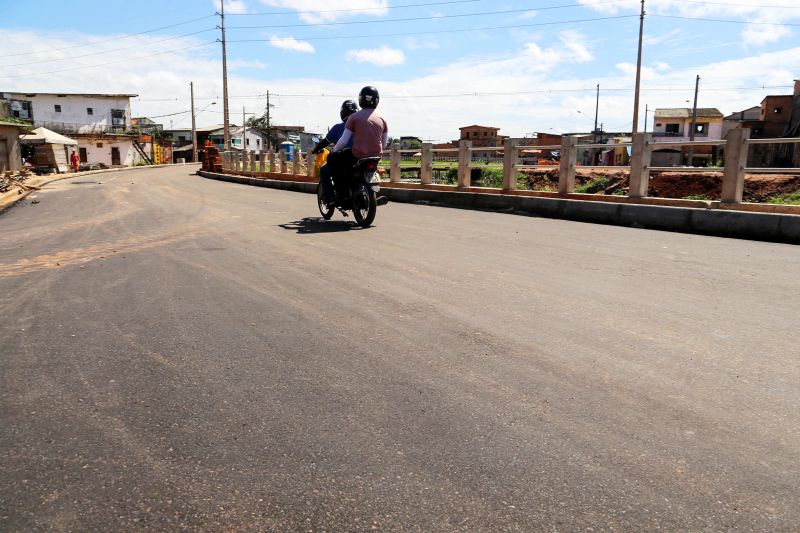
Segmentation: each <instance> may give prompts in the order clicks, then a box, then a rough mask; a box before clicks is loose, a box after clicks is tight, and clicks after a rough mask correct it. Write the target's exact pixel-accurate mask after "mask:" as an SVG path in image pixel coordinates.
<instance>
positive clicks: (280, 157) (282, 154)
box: [278, 150, 289, 174]
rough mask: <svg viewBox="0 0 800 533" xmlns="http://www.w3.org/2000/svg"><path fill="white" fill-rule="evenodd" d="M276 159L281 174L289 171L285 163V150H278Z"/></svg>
mask: <svg viewBox="0 0 800 533" xmlns="http://www.w3.org/2000/svg"><path fill="white" fill-rule="evenodd" d="M278 160H279V161H280V164H281V170H280V172H281V174H286V173H288V172H289V165H288V164H287V163H286V151H285V150H278Z"/></svg>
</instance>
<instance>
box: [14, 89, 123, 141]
mask: <svg viewBox="0 0 800 533" xmlns="http://www.w3.org/2000/svg"><path fill="white" fill-rule="evenodd" d="M0 96H1V97H2V98H3V99H5V100H8V102H9V108H10V115H11V116H13V117H16V118H21V119H24V120H31V121H32V122H33V126H34V128H38V127H42V126H43V127H45V128H47V129H50V130H53V131H57V132H58V133H111V132H115V133H121V132H124V131H128V130H130V127H131V98H133V97H136V96H138V95H135V94H65V93H12V92H4V93H1V94H0Z"/></svg>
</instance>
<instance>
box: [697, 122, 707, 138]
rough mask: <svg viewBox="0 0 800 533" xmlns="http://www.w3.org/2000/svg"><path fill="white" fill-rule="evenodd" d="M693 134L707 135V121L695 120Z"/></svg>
mask: <svg viewBox="0 0 800 533" xmlns="http://www.w3.org/2000/svg"><path fill="white" fill-rule="evenodd" d="M694 134H695V135H699V136H700V137H708V123H707V122H697V123H696V124H695V125H694Z"/></svg>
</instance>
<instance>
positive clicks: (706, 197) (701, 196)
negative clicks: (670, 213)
mask: <svg viewBox="0 0 800 533" xmlns="http://www.w3.org/2000/svg"><path fill="white" fill-rule="evenodd" d="M682 199H683V200H703V201H706V202H712V201H714V199H713V198H711V197H710V196H709V195H707V194H690V195H689V196H684V197H683V198H682Z"/></svg>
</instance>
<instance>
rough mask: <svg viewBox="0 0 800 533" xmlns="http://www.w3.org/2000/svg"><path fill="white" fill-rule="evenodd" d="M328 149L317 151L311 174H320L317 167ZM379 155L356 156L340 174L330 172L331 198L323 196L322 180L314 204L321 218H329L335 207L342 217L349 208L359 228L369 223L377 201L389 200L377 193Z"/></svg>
mask: <svg viewBox="0 0 800 533" xmlns="http://www.w3.org/2000/svg"><path fill="white" fill-rule="evenodd" d="M327 156H328V150H327V149H325V150H323V151H322V152H320V153H319V154H317V161H316V164H315V168H314V174H315V175H316V176H317V177H319V168H320V167H321V166H322V165H323V164H324V161H325V160H327ZM380 159H381V158H380V157H367V158H363V159H359V160H358V161H356V163H355V164H354V165H353V166H352V168H349V169H347V171H346V172H344V173H343V175H340V176H333V179H332V181H333V190H334V191H335V194H334V198H333V200H331V201H326V200H325V195H324V193H323V190H322V184H321V183H320V184H318V185H317V205H318V206H319V212H320V214H321V215H322V218H324V219H325V220H330V219H331V217H332V216H333V213H334V212H335V211H336V210H337V209H338V210H339V211H340V212H341V213H342V215H344V216H345V217H347V216H349V215H348V214H347V212H348V211H352V212H353V218H354V219H355V221H356V224H358V225H359V226H361V227H362V228H366V227H369V226H370V225H372V222H373V221H374V220H375V214H376V213H377V209H378V206H379V205H385V204H386V203H388V198H386V197H385V196H381V197H379V196H378V192H380V190H381V185H380V183H381V178H380V174H379V172H378V162H379V161H380Z"/></svg>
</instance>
